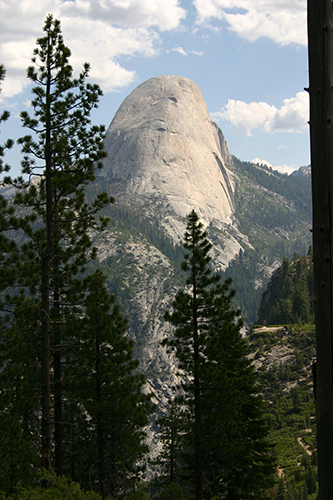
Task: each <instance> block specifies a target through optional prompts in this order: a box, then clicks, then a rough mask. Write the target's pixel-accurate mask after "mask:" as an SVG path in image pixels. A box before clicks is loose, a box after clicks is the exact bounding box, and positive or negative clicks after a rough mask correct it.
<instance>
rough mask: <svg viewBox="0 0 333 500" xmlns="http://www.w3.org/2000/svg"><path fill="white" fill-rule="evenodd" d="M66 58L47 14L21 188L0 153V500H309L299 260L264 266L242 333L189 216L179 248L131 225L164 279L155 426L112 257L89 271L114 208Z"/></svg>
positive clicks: (305, 295) (92, 89)
mask: <svg viewBox="0 0 333 500" xmlns="http://www.w3.org/2000/svg"><path fill="white" fill-rule="evenodd" d="M70 57H71V51H70V49H69V48H68V47H67V46H66V45H65V42H64V40H63V36H62V31H61V23H60V21H59V20H57V19H55V18H53V16H52V15H49V16H48V17H47V18H46V20H45V24H44V27H43V30H42V34H41V37H40V38H38V39H37V40H36V47H35V49H34V50H33V56H32V60H31V66H29V68H28V70H27V77H28V79H29V80H30V81H31V82H32V96H31V107H30V108H29V109H30V110H32V111H31V114H29V113H28V112H26V111H23V112H22V113H21V115H20V117H21V122H22V127H23V130H24V132H23V135H22V137H21V138H20V139H19V140H18V143H19V145H20V147H21V172H22V174H21V176H19V177H17V178H11V177H10V167H9V166H8V165H7V164H6V161H5V155H6V150H8V149H10V148H11V147H12V145H13V141H11V140H7V141H6V142H5V143H3V144H2V143H1V147H0V173H1V174H3V181H2V186H6V187H11V188H12V193H13V194H12V195H11V196H10V197H5V196H4V195H1V194H0V499H10V500H14V499H15V500H24V499H30V498H31V499H32V498H34V499H36V500H38V499H44V498H45V499H50V500H53V499H54V500H56V499H69V500H71V499H73V500H74V499H86V500H98V499H106V498H109V499H114V500H116V499H119V500H122V499H128V500H147V499H157V500H171V499H172V500H192V499H193V500H194V499H195V500H202V499H207V500H208V499H213V498H216V499H221V500H223V499H228V500H236V499H237V500H247V499H279V500H280V499H281V500H282V499H284V500H305V499H310V500H311V499H315V498H316V494H317V487H318V486H317V462H316V442H315V426H316V424H315V410H314V395H313V384H312V372H311V370H312V366H313V363H314V360H315V335H314V325H313V323H314V312H313V306H312V304H313V268H312V248H311V247H310V248H309V250H308V252H307V254H306V255H300V254H299V253H296V252H295V253H294V255H293V257H290V256H289V258H288V257H286V256H282V257H281V262H280V264H279V266H278V267H277V268H276V270H275V271H274V273H273V275H272V276H271V278H270V282H269V283H268V286H267V290H266V291H265V293H264V294H263V296H262V298H259V297H257V298H256V303H255V304H254V305H253V307H257V310H258V306H259V305H260V307H259V312H258V315H257V316H256V318H254V317H253V314H252V316H251V314H250V313H249V314H247V317H246V318H245V319H246V320H249V319H250V320H251V321H249V322H250V323H251V327H250V328H248V327H247V330H246V329H245V327H244V315H243V314H242V310H241V309H240V308H239V307H237V300H236V298H237V293H238V292H237V290H236V291H235V290H234V288H233V286H234V285H233V279H232V270H233V267H232V265H231V266H230V273H221V272H220V273H216V272H214V270H213V269H212V266H211V260H212V258H211V251H212V249H213V245H214V242H212V241H210V239H209V237H208V234H207V232H206V230H205V228H204V225H203V224H202V222H201V221H200V217H199V215H198V214H197V213H196V211H195V210H193V211H192V212H190V213H189V214H188V215H187V219H186V220H187V222H186V226H185V225H184V233H183V234H184V236H183V242H182V245H179V246H176V245H174V244H173V243H172V242H171V241H170V240H169V239H168V238H167V237H166V236H165V235H164V234H162V233H161V230H160V229H157V228H155V227H153V226H150V227H147V226H146V227H143V226H144V224H142V227H139V224H140V221H137V227H138V230H140V231H142V232H143V233H144V234H146V235H147V237H148V238H150V239H151V240H154V241H157V240H158V244H159V247H160V248H163V251H164V253H165V255H167V256H168V258H169V259H170V262H171V263H172V265H173V266H174V268H175V269H177V272H179V273H178V276H180V277H179V279H178V285H179V286H178V291H177V293H175V294H174V298H173V302H172V305H171V307H169V308H167V309H166V310H165V312H164V316H163V318H161V321H164V322H165V323H167V324H168V325H169V326H170V328H171V332H172V333H171V334H170V335H168V336H166V337H165V338H164V339H163V340H162V346H163V347H164V349H165V352H166V353H167V354H168V355H169V356H171V357H172V359H173V360H174V363H175V364H176V370H177V381H176V382H175V384H174V386H173V387H172V397H171V398H169V400H168V403H167V411H166V412H165V413H164V414H161V413H159V411H158V407H157V405H156V404H155V401H154V397H153V394H152V393H150V391H149V390H147V385H146V373H145V372H144V370H143V369H142V368H141V366H140V362H139V361H138V359H137V356H136V349H137V347H138V346H137V345H136V344H135V342H134V340H133V339H132V338H131V336H130V335H129V334H128V316H129V314H128V311H127V308H128V307H129V303H130V301H129V300H128V297H129V296H130V293H132V292H131V290H129V289H127V288H126V280H124V281H120V278H119V277H117V276H118V275H117V276H116V273H115V269H116V267H117V265H118V261H117V259H116V257H115V258H114V259H113V260H112V261H110V262H106V263H102V264H100V265H99V263H98V259H97V249H96V248H95V246H94V241H93V235H96V234H98V235H99V234H103V232H104V231H106V230H107V228H108V227H112V225H113V224H115V222H114V219H113V217H114V214H115V213H117V211H118V212H119V213H120V212H121V210H123V209H122V207H117V205H116V204H115V203H114V201H115V200H114V198H113V196H111V195H110V194H108V193H107V192H103V191H102V190H101V191H99V190H98V189H96V185H97V184H96V183H95V180H96V175H97V172H99V171H101V170H102V168H103V162H102V160H103V158H105V156H106V152H105V150H104V139H105V128H104V126H96V125H92V123H91V112H92V110H93V109H94V108H96V107H97V106H98V105H99V102H100V100H101V98H102V95H103V94H102V90H101V88H100V87H99V86H98V85H97V84H91V83H89V70H90V66H89V64H88V63H86V64H84V66H83V68H82V71H81V72H80V73H79V74H78V76H77V77H74V76H73V75H74V70H73V68H72V66H71V64H70ZM5 77H6V69H5V67H4V66H3V65H1V66H0V83H1V82H3V81H4V79H5ZM8 118H9V112H8V111H3V112H2V114H1V115H0V121H1V128H2V129H3V127H5V126H6V120H7V119H8ZM235 163H236V165H237V161H236V160H235ZM243 167H244V172H245V173H246V172H247V169H248V171H249V172H250V168H252V167H250V165H249V164H244V165H243ZM251 172H253V170H251ZM256 172H257V174H256V175H258V176H261V178H263V179H265V182H266V181H267V182H271V183H273V182H277V181H276V179H275V178H274V177H273V176H269V175H266V174H265V172H264V173H263V172H262V170H259V169H257V170H256ZM251 175H252V174H251ZM283 182H284V181H283ZM283 182H282V181H281V184H283ZM292 182H294V181H292ZM286 185H287V184H286ZM289 186H290V185H289V184H288V188H285V189H289ZM302 186H303V184H302ZM281 189H282V188H281ZM305 189H308V187H307V185H306V184H304V190H305ZM111 194H112V193H111ZM297 202H298V204H299V205H300V207H301V210H303V211H304V212H306V211H307V210H308V207H306V206H305V205H304V206H303V204H302V196H301V195H300V196H299V199H298V200H297ZM265 213H266V211H263V217H264V216H265ZM120 215H121V217H120V219H119V220H122V221H123V222H124V221H125V222H126V220H127V219H128V218H130V217H131V216H132V215H131V213H127V212H126V213H124V212H121V213H120ZM284 216H285V218H286V220H287V219H288V213H287V211H285V213H284ZM125 222H124V224H125ZM287 222H288V221H287ZM273 223H274V221H273V219H272V224H273ZM241 224H243V226H245V224H246V222H245V218H244V219H241ZM246 258H248V255H246ZM242 259H244V254H243V253H242V252H240V254H239V256H238V263H239V261H242ZM235 267H236V266H235ZM245 267H246V266H245ZM249 272H250V271H249ZM112 273H114V276H115V278H114V279H113V281H112V286H110V275H112ZM236 281H237V279H236ZM244 295H246V293H245V294H244ZM242 300H243V298H242ZM259 302H260V304H259ZM244 303H246V304H247V305H248V304H249V303H250V297H249V296H247V297H244ZM249 307H250V306H249ZM245 316H246V315H245ZM245 330H246V334H244V331H245ZM150 426H153V427H154V428H155V429H156V433H157V436H158V439H159V449H158V450H159V451H158V453H157V454H155V455H154V457H153V458H151V451H152V450H150V449H149V443H148V440H147V433H148V429H149V427H150Z"/></svg>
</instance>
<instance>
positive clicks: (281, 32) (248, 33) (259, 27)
mask: <svg viewBox="0 0 333 500" xmlns="http://www.w3.org/2000/svg"><path fill="white" fill-rule="evenodd" d="M193 3H194V5H195V7H196V9H197V23H198V24H203V23H209V22H210V21H211V20H212V19H219V20H222V21H225V22H226V23H227V24H228V25H229V30H230V31H232V32H234V33H236V34H237V35H238V36H240V37H241V38H245V39H246V40H249V41H254V40H257V39H258V38H260V37H267V38H270V39H271V40H273V41H274V42H276V43H278V44H280V45H288V44H291V43H296V44H298V45H306V44H307V29H306V0H293V1H292V2H290V1H289V0H194V1H193Z"/></svg>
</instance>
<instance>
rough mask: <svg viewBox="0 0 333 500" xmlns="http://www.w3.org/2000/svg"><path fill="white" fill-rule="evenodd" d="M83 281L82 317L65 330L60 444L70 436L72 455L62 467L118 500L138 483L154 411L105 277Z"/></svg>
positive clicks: (95, 275) (124, 324)
mask: <svg viewBox="0 0 333 500" xmlns="http://www.w3.org/2000/svg"><path fill="white" fill-rule="evenodd" d="M87 282H88V283H87V285H88V293H87V295H86V297H85V300H84V303H83V316H82V317H81V318H77V319H76V320H73V321H71V323H70V327H69V328H70V329H71V337H72V339H73V349H72V354H68V355H67V362H68V365H69V366H68V368H67V369H66V370H65V372H64V376H65V378H66V385H65V390H66V393H65V394H66V396H67V398H68V401H69V402H70V404H69V405H68V410H69V411H68V412H66V418H65V420H66V421H67V422H71V425H70V427H69V429H68V430H69V432H68V434H67V437H66V439H65V441H66V442H68V443H70V441H71V437H72V436H73V435H75V436H76V444H75V448H76V451H75V456H74V457H71V459H70V460H69V461H68V462H67V464H66V463H65V466H66V465H67V467H68V469H69V471H71V470H72V471H73V470H75V477H76V478H78V479H79V481H80V484H81V485H83V486H84V487H86V488H89V489H95V488H96V485H98V490H99V492H100V493H101V494H102V496H103V497H104V496H105V494H108V495H110V496H112V497H117V496H119V495H123V494H124V492H126V491H128V490H129V489H131V488H133V487H134V486H135V483H136V482H137V480H138V475H139V473H140V471H141V467H140V466H139V463H140V461H141V460H142V458H143V457H144V455H145V454H146V453H147V451H148V449H147V446H146V444H145V437H146V434H145V432H144V427H145V426H146V425H147V424H148V418H147V416H148V415H149V413H151V411H152V409H153V408H152V405H151V404H150V396H149V395H144V394H143V392H142V389H143V386H144V384H145V379H144V376H143V375H142V374H140V373H138V371H137V368H138V365H139V362H138V361H136V360H134V359H133V342H132V341H131V340H130V339H129V338H128V337H127V336H126V328H127V322H126V320H124V318H123V317H122V316H121V315H120V312H119V307H118V306H117V305H115V297H114V295H110V294H109V293H108V291H107V289H106V286H105V277H104V276H103V275H102V273H101V272H100V271H96V273H95V274H94V275H92V276H91V277H89V278H87ZM67 398H66V399H67ZM73 407H74V415H75V417H74V419H73V413H72V411H73ZM71 414H72V417H71ZM70 448H71V445H70V446H69V447H68V451H70ZM68 456H69V453H68ZM73 460H74V462H73Z"/></svg>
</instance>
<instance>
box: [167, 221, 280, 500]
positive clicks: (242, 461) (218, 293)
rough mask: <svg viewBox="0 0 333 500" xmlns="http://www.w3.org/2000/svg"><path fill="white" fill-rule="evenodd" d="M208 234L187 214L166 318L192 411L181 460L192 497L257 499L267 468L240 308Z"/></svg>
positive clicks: (262, 423) (263, 430) (268, 473)
mask: <svg viewBox="0 0 333 500" xmlns="http://www.w3.org/2000/svg"><path fill="white" fill-rule="evenodd" d="M211 247H212V245H211V243H210V242H209V241H208V239H207V233H206V232H205V231H204V230H203V226H202V224H201V223H200V221H199V218H198V215H197V214H196V213H195V212H194V211H192V212H191V213H190V214H189V216H188V225H187V229H186V232H185V239H184V248H185V250H186V252H187V253H186V254H185V261H184V262H183V265H182V267H183V269H184V270H185V271H186V272H187V273H188V277H187V280H186V285H187V287H186V289H185V290H182V291H180V292H178V293H177V295H176V298H175V300H174V302H173V309H172V311H171V312H166V314H165V319H166V320H167V321H169V322H170V323H171V324H172V325H173V326H174V327H175V329H174V334H173V335H172V336H171V337H169V338H166V339H165V340H164V341H163V344H164V345H166V346H168V348H169V350H171V351H174V352H175V354H176V357H177V358H178V362H179V368H180V370H181V371H182V372H183V374H184V375H185V381H184V382H183V383H182V384H181V393H182V394H183V395H184V396H183V402H184V403H185V404H186V405H187V406H188V409H189V411H190V415H191V418H190V423H191V425H190V426H189V428H188V429H187V431H186V433H187V436H186V437H187V442H186V449H185V451H186V452H187V461H186V463H185V462H184V470H186V469H188V470H190V471H192V475H193V478H194V480H195V484H196V499H197V500H200V499H202V498H204V497H207V496H214V495H218V494H223V495H224V496H225V497H226V498H229V499H231V498H242V499H243V498H244V499H245V498H257V495H258V493H259V492H262V491H264V490H265V488H266V487H267V486H268V485H269V483H270V479H271V474H272V472H273V467H272V460H271V458H270V456H269V450H270V448H269V444H268V442H267V435H268V428H267V426H266V424H265V421H264V417H263V413H262V409H261V400H260V397H259V395H258V390H259V389H258V387H257V385H256V376H255V373H254V371H253V368H252V366H251V364H250V362H249V360H248V358H247V356H246V355H247V348H246V343H245V340H244V339H243V338H242V336H241V333H240V330H241V327H242V324H243V322H242V319H241V317H240V314H241V313H240V311H239V310H237V311H234V310H232V309H231V299H232V297H233V296H234V291H232V290H230V284H231V280H230V279H229V280H227V281H226V282H225V283H224V284H221V283H220V277H219V276H218V275H216V274H213V273H212V270H211V268H210V265H209V264H210V260H211V259H210V256H209V251H210V249H211Z"/></svg>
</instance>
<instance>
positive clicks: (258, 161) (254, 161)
mask: <svg viewBox="0 0 333 500" xmlns="http://www.w3.org/2000/svg"><path fill="white" fill-rule="evenodd" d="M251 163H255V164H257V165H265V166H266V167H271V168H274V167H273V165H272V164H271V163H269V162H268V161H267V160H260V158H253V160H251Z"/></svg>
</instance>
